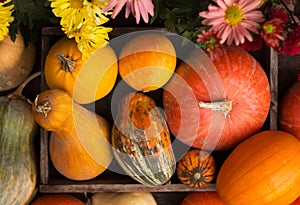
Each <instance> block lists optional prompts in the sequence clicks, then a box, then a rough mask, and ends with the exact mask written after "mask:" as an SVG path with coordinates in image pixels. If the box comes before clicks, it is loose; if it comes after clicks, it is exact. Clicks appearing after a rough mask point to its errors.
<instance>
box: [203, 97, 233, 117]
mask: <svg viewBox="0 0 300 205" xmlns="http://www.w3.org/2000/svg"><path fill="white" fill-rule="evenodd" d="M199 106H200V107H201V108H207V109H210V110H213V111H217V112H222V113H224V115H225V118H226V116H227V115H228V113H229V112H230V111H231V110H232V101H231V100H227V99H225V100H224V101H217V102H209V103H205V102H202V101H200V102H199Z"/></svg>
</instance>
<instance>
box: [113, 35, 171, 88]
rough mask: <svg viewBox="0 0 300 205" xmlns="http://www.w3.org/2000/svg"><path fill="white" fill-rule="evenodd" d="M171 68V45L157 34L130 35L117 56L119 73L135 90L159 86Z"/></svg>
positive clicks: (166, 77) (169, 73) (164, 80)
mask: <svg viewBox="0 0 300 205" xmlns="http://www.w3.org/2000/svg"><path fill="white" fill-rule="evenodd" d="M175 67H176V52H175V48H174V46H173V44H172V42H171V41H170V40H169V39H168V38H167V37H165V36H164V35H163V34H160V33H151V32H150V33H148V32H147V33H142V34H139V35H137V36H133V37H132V39H131V40H129V42H127V43H126V44H125V45H124V47H123V48H122V50H121V52H120V56H119V73H120V76H121V77H122V79H123V80H124V81H125V82H126V83H127V84H128V85H129V86H131V87H132V88H134V89H136V90H138V91H153V90H156V89H158V88H160V87H162V86H163V85H165V83H166V82H167V81H168V80H169V79H170V78H171V76H172V75H173V73H174V70H175Z"/></svg>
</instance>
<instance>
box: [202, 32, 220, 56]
mask: <svg viewBox="0 0 300 205" xmlns="http://www.w3.org/2000/svg"><path fill="white" fill-rule="evenodd" d="M197 42H198V43H200V44H202V46H201V48H202V49H203V50H204V51H205V52H206V53H207V54H208V55H209V57H210V58H211V59H214V58H216V57H217V55H218V53H219V52H220V51H221V49H220V39H218V37H216V32H215V31H214V30H212V29H209V30H208V31H206V30H202V31H201V34H198V36H197Z"/></svg>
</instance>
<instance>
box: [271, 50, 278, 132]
mask: <svg viewBox="0 0 300 205" xmlns="http://www.w3.org/2000/svg"><path fill="white" fill-rule="evenodd" d="M270 89H271V105H270V130H277V121H278V119H277V118H278V54H277V52H276V51H274V49H271V50H270Z"/></svg>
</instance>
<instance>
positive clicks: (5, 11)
mask: <svg viewBox="0 0 300 205" xmlns="http://www.w3.org/2000/svg"><path fill="white" fill-rule="evenodd" d="M10 2H11V0H7V1H6V2H5V3H0V41H2V40H3V39H4V38H5V36H6V35H7V34H8V32H9V30H8V27H9V24H10V23H11V22H12V21H13V20H14V17H13V16H12V10H13V8H14V5H13V4H11V5H9V6H7V4H8V3H10Z"/></svg>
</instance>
